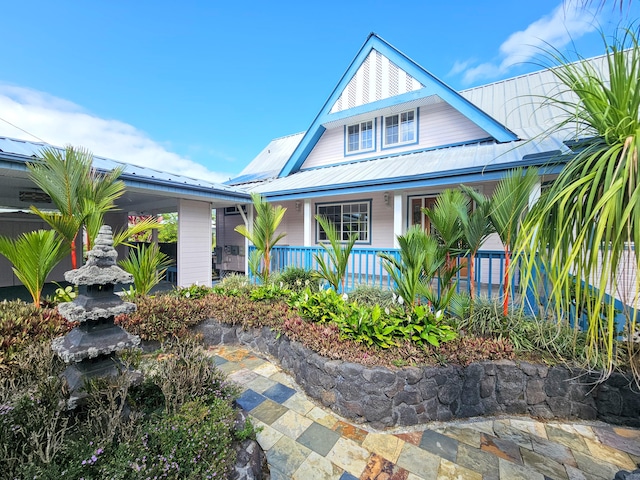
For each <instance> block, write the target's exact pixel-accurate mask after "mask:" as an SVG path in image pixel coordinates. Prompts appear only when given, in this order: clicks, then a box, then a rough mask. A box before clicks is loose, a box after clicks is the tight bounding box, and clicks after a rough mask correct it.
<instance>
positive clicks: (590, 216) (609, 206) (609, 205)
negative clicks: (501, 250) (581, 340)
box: [519, 26, 640, 384]
mask: <svg viewBox="0 0 640 480" xmlns="http://www.w3.org/2000/svg"><path fill="white" fill-rule="evenodd" d="M602 39H603V43H604V47H605V52H606V54H605V56H604V59H603V62H602V65H601V66H600V65H594V64H592V63H590V62H589V61H585V60H584V59H583V58H582V57H579V60H580V61H578V62H574V61H573V60H571V59H569V58H567V56H566V55H564V54H562V53H561V52H558V51H555V50H552V51H548V52H546V54H547V57H548V59H549V61H550V62H552V63H554V64H558V65H559V66H555V65H554V68H553V69H550V72H552V73H553V75H554V76H555V77H556V78H557V80H559V82H560V84H561V85H562V87H563V88H559V89H558V90H557V96H554V97H551V98H545V99H544V100H545V103H547V104H551V105H552V106H554V107H557V108H558V110H559V111H560V112H561V117H560V118H559V120H558V123H557V125H555V126H554V127H553V131H556V130H558V131H566V130H567V128H566V127H567V126H570V127H571V130H572V131H574V132H575V133H574V138H573V140H575V145H573V146H574V154H573V155H572V156H571V158H570V159H569V161H568V163H567V165H566V166H565V167H564V168H563V170H562V172H561V173H560V174H559V176H558V178H557V179H556V180H555V181H554V183H553V184H552V185H551V186H550V188H549V189H548V191H546V192H545V193H543V195H542V196H541V198H540V200H539V202H538V203H537V205H536V207H535V208H534V209H533V210H532V211H531V212H530V214H529V215H528V217H527V219H526V221H525V223H524V225H523V233H522V235H521V236H520V239H519V240H520V242H519V252H520V253H521V254H522V257H523V258H524V261H523V271H524V275H523V280H524V281H525V282H534V281H535V277H536V273H537V272H538V271H539V270H540V268H541V267H542V269H543V270H544V272H545V275H546V276H547V278H548V280H549V286H550V288H549V290H548V295H549V298H550V300H551V302H550V303H551V305H552V308H553V310H554V314H555V316H556V318H557V320H558V321H565V322H566V321H567V320H568V317H569V315H570V312H571V309H572V304H573V303H574V301H575V303H576V304H577V305H584V306H586V309H587V315H586V316H587V320H588V326H587V332H586V333H587V339H586V341H587V344H586V351H585V353H586V357H587V362H586V365H587V367H591V368H599V366H600V365H603V366H604V376H607V375H608V374H609V373H610V372H611V371H612V370H613V369H614V368H615V366H616V365H617V361H618V354H617V352H618V342H617V341H616V339H617V335H618V332H617V325H616V316H617V315H616V312H615V310H616V308H615V305H614V304H613V302H611V301H607V292H616V295H620V296H621V299H622V301H623V303H624V304H626V305H629V306H630V307H627V308H625V309H624V310H625V311H624V315H625V323H626V324H627V325H625V326H624V328H625V329H626V330H629V331H634V330H635V329H636V323H637V310H636V309H634V308H632V307H631V306H633V305H637V304H638V298H639V295H640V293H639V292H640V288H639V287H640V280H639V279H640V276H638V275H637V274H636V275H635V278H634V280H632V281H629V280H628V279H627V276H626V275H624V274H621V272H622V271H624V270H627V271H628V270H629V269H634V271H636V272H637V271H640V256H639V255H638V251H637V248H638V245H639V244H640V208H638V205H640V200H639V199H640V180H639V177H638V173H637V167H638V150H639V148H640V147H639V145H640V85H639V84H638V75H639V74H640V45H639V39H638V33H637V26H631V27H629V28H626V29H621V30H620V31H619V32H618V34H616V35H614V36H613V38H611V39H610V38H609V37H607V36H605V35H604V34H603V35H602ZM574 277H575V278H577V279H578V282H576V284H575V287H576V288H572V285H571V284H572V283H573V282H574ZM623 279H624V280H623ZM594 293H595V295H596V297H597V298H596V299H595V301H591V299H590V298H589V297H592V296H593V295H594ZM627 347H628V352H629V357H628V359H627V362H628V364H629V365H630V367H631V370H632V371H633V374H634V376H635V380H636V383H637V384H640V361H639V360H638V355H637V353H638V345H637V344H634V343H628V345H627Z"/></svg>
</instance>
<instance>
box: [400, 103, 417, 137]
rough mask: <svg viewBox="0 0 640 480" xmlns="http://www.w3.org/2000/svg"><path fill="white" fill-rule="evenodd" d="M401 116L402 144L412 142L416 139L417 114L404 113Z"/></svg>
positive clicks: (412, 112)
mask: <svg viewBox="0 0 640 480" xmlns="http://www.w3.org/2000/svg"><path fill="white" fill-rule="evenodd" d="M400 116H401V127H400V129H401V138H402V140H401V141H402V142H412V141H413V140H414V139H415V112H414V111H413V110H412V111H410V112H404V113H402V114H400Z"/></svg>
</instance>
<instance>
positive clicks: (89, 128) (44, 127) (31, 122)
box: [0, 84, 232, 182]
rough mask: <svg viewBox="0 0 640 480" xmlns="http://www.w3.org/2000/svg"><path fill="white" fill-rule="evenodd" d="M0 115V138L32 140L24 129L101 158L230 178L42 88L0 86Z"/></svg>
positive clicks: (214, 178) (218, 179)
mask: <svg viewBox="0 0 640 480" xmlns="http://www.w3.org/2000/svg"><path fill="white" fill-rule="evenodd" d="M0 117H1V119H2V120H4V121H2V120H0V136H5V137H13V138H20V139H25V140H30V141H35V140H36V139H35V138H33V137H32V136H31V135H28V134H27V133H26V132H28V133H30V134H33V135H36V136H37V137H38V138H39V139H41V140H42V141H44V142H46V143H49V144H51V145H56V146H65V145H69V144H71V145H74V146H83V147H85V148H87V149H89V150H90V151H91V152H93V154H94V155H97V156H100V157H106V158H110V159H113V160H118V161H121V162H125V163H131V164H134V165H139V166H142V167H149V168H155V169H157V170H163V171H167V172H171V173H178V174H180V175H185V176H188V177H193V178H198V179H204V180H208V181H211V182H223V181H225V180H227V179H229V177H230V176H232V175H230V174H229V173H222V172H212V171H210V170H208V169H207V168H206V167H204V166H203V165H201V164H199V163H196V162H194V161H192V160H189V159H186V158H182V157H181V156H180V155H177V154H176V153H173V152H170V151H168V150H167V149H166V148H165V147H163V146H162V145H161V144H159V143H158V142H156V141H154V140H152V139H151V138H149V136H148V135H146V134H145V133H144V132H142V131H140V130H138V129H136V128H135V127H134V126H132V125H129V124H128V123H124V122H121V121H118V120H107V119H104V118H99V117H96V116H95V115H91V114H90V113H88V112H86V111H85V110H84V109H83V108H82V107H80V106H79V105H76V104H74V103H73V102H69V101H67V100H64V99H61V98H58V97H54V96H52V95H49V94H47V93H45V92H40V91H37V90H32V89H29V88H24V87H18V86H12V85H4V84H0ZM7 122H9V123H11V124H13V125H14V126H12V125H10V124H9V123H7ZM17 127H19V128H17ZM21 129H22V130H21ZM25 131H26V132H25Z"/></svg>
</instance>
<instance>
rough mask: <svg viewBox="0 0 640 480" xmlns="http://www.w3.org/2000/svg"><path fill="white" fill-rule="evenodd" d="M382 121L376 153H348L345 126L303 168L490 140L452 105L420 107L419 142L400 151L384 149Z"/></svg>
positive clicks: (331, 131)
mask: <svg viewBox="0 0 640 480" xmlns="http://www.w3.org/2000/svg"><path fill="white" fill-rule="evenodd" d="M381 125H382V118H381V117H377V119H376V132H375V133H376V150H375V151H370V152H366V153H362V154H360V155H348V156H345V154H344V141H345V140H344V126H340V127H336V128H332V129H328V130H326V131H325V132H324V134H323V135H322V137H321V138H320V140H319V141H318V143H317V144H316V146H315V147H314V149H313V150H312V151H311V153H310V154H309V156H308V157H307V159H306V160H305V162H304V164H303V165H302V169H305V168H313V167H319V166H325V165H332V164H335V163H342V162H347V161H356V160H360V159H365V158H371V157H376V156H380V155H397V154H399V153H402V152H406V151H412V150H419V149H423V148H431V147H438V146H442V145H450V144H454V143H460V142H466V141H471V140H477V139H481V138H486V137H487V136H488V134H487V133H486V132H485V131H484V130H482V129H481V128H480V127H478V126H477V125H476V124H475V123H473V122H472V121H470V120H469V119H468V118H466V117H465V116H464V115H462V114H461V113H460V112H458V111H457V110H456V109H454V108H453V107H451V106H450V105H449V104H448V103H439V104H435V105H430V106H424V107H421V108H420V111H419V114H418V143H417V144H413V145H405V146H402V147H397V148H388V149H385V150H382V149H381V145H382V143H381V138H382V137H381Z"/></svg>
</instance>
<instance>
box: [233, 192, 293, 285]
mask: <svg viewBox="0 0 640 480" xmlns="http://www.w3.org/2000/svg"><path fill="white" fill-rule="evenodd" d="M251 200H252V201H253V207H254V208H255V210H256V218H255V219H254V221H253V228H251V229H249V228H248V227H247V226H246V225H238V226H237V227H236V228H235V231H236V232H238V233H239V234H240V235H242V236H244V237H246V238H248V239H249V241H250V242H251V243H253V245H254V246H255V248H256V249H255V251H256V252H258V253H257V254H255V255H253V258H251V256H250V266H251V267H252V270H251V271H252V272H253V274H254V275H255V276H256V277H259V278H260V279H261V280H262V282H263V283H266V282H267V281H268V280H269V275H270V274H271V250H272V249H273V247H274V246H275V245H276V244H277V243H278V242H279V241H280V240H281V239H282V238H284V237H285V236H286V233H279V234H277V235H276V230H277V229H278V226H279V225H280V223H281V222H282V219H283V218H284V214H285V212H286V211H287V209H286V208H284V207H283V206H281V205H277V206H273V205H271V204H270V203H269V202H267V201H266V200H265V199H264V198H263V197H262V196H261V195H260V194H258V193H255V192H254V193H252V194H251ZM260 264H261V266H262V268H260Z"/></svg>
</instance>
